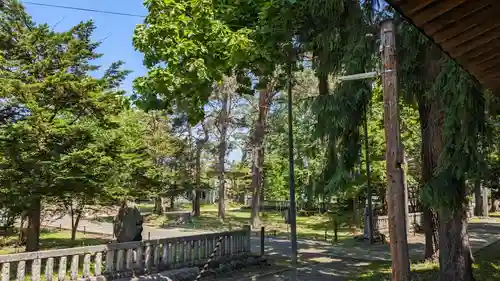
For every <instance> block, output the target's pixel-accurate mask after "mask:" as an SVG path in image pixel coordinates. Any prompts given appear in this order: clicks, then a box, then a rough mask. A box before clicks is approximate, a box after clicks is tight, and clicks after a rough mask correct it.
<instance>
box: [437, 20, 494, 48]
mask: <svg viewBox="0 0 500 281" xmlns="http://www.w3.org/2000/svg"><path fill="white" fill-rule="evenodd" d="M499 26H500V20H499V19H498V18H492V17H489V19H488V20H487V21H486V22H485V23H481V24H478V25H476V26H473V27H472V28H469V29H467V30H464V31H463V32H462V33H461V34H460V35H458V36H456V37H453V38H451V39H448V40H445V41H443V42H441V44H440V45H441V47H442V48H443V49H445V50H449V49H451V48H453V47H456V46H460V45H462V44H464V43H467V42H470V41H473V40H474V38H478V37H480V36H481V35H483V34H485V33H486V32H488V31H490V30H492V29H495V28H497V27H499ZM436 43H437V42H436Z"/></svg>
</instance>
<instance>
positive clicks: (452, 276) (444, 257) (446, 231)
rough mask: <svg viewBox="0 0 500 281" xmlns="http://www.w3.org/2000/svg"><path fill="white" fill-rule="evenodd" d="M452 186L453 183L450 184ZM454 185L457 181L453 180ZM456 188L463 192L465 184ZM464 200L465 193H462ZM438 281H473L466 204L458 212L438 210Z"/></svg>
mask: <svg viewBox="0 0 500 281" xmlns="http://www.w3.org/2000/svg"><path fill="white" fill-rule="evenodd" d="M452 184H453V183H452ZM455 184H457V181H456V180H455ZM458 184H459V185H463V186H462V187H458V186H457V188H460V189H462V190H463V191H464V190H465V183H463V182H462V183H458ZM462 194H463V198H465V192H462ZM439 249H440V250H439V251H440V256H439V265H440V279H439V280H440V281H473V280H475V279H474V276H473V275H472V262H473V258H472V252H471V248H470V243H469V235H468V234H467V204H466V202H463V203H462V206H461V208H460V209H459V210H456V211H451V210H448V209H445V208H441V209H440V210H439Z"/></svg>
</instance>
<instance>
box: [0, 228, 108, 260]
mask: <svg viewBox="0 0 500 281" xmlns="http://www.w3.org/2000/svg"><path fill="white" fill-rule="evenodd" d="M17 238H18V237H17V235H16V234H14V235H11V236H1V237H0V255H6V254H14V253H21V252H23V251H24V246H21V247H16V241H17ZM110 240H111V238H110V237H109V238H106V237H104V236H101V235H96V234H83V233H81V232H77V234H76V240H74V241H72V240H71V231H69V230H62V231H60V230H48V229H43V230H42V231H41V233H40V249H41V250H53V249H61V248H72V247H80V246H91V245H99V244H106V243H107V242H108V241H110Z"/></svg>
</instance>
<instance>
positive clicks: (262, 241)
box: [260, 227, 266, 256]
mask: <svg viewBox="0 0 500 281" xmlns="http://www.w3.org/2000/svg"><path fill="white" fill-rule="evenodd" d="M264 239H266V229H265V227H261V228H260V255H261V256H264V252H265V246H264Z"/></svg>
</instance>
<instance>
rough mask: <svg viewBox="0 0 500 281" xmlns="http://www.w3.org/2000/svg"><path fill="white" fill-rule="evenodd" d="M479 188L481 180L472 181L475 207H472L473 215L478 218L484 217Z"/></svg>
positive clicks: (480, 189) (481, 194)
mask: <svg viewBox="0 0 500 281" xmlns="http://www.w3.org/2000/svg"><path fill="white" fill-rule="evenodd" d="M482 191H483V190H482V188H481V180H480V179H475V180H474V198H475V203H476V206H474V215H475V216H478V217H482V216H484V206H483V204H484V202H483V192H482Z"/></svg>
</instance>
